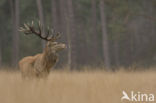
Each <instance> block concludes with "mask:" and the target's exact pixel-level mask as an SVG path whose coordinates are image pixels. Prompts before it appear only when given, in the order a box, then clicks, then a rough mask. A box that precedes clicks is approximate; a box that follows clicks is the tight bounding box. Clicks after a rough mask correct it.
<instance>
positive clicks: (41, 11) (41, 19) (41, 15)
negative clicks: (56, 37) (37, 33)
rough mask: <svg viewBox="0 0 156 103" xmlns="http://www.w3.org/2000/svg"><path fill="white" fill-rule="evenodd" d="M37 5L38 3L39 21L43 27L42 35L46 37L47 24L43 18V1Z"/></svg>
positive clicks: (39, 1)
mask: <svg viewBox="0 0 156 103" xmlns="http://www.w3.org/2000/svg"><path fill="white" fill-rule="evenodd" d="M36 3H37V9H38V15H39V19H40V22H41V24H42V26H43V31H42V35H43V36H45V22H44V16H43V7H42V1H41V0H36ZM44 47H45V41H44V40H42V48H43V49H44Z"/></svg>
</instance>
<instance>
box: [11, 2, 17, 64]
mask: <svg viewBox="0 0 156 103" xmlns="http://www.w3.org/2000/svg"><path fill="white" fill-rule="evenodd" d="M10 4H11V13H12V26H13V46H12V47H13V49H12V65H13V66H17V63H18V59H19V32H18V28H19V0H11V1H10Z"/></svg>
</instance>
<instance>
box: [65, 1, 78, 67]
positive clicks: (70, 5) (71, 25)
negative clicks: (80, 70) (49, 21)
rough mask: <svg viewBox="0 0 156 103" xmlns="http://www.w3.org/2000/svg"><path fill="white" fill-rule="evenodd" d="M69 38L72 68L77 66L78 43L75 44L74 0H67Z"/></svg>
mask: <svg viewBox="0 0 156 103" xmlns="http://www.w3.org/2000/svg"><path fill="white" fill-rule="evenodd" d="M67 14H68V15H67V39H68V43H69V54H68V58H69V61H68V62H69V66H70V68H71V69H73V67H75V66H76V52H75V49H76V45H75V42H76V40H75V26H74V12H73V3H72V0H67Z"/></svg>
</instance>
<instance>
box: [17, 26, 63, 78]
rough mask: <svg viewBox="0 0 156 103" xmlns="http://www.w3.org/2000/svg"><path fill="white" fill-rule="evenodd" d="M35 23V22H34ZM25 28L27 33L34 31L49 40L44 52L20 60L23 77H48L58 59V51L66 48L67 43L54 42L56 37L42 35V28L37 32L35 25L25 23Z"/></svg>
mask: <svg viewBox="0 0 156 103" xmlns="http://www.w3.org/2000/svg"><path fill="white" fill-rule="evenodd" d="M32 25H33V23H32ZM25 28H26V29H24V28H22V31H24V32H25V33H27V34H31V33H34V34H36V35H37V36H39V37H41V38H42V39H44V40H46V41H48V42H47V44H46V47H45V49H44V51H43V53H40V54H37V55H35V56H28V57H25V58H23V59H22V60H20V61H19V68H20V70H21V73H22V76H23V77H46V76H47V75H48V74H49V72H50V69H51V68H52V67H53V66H54V65H55V64H56V62H57V61H58V54H57V53H58V52H59V51H61V50H62V49H64V48H66V45H65V44H63V43H57V42H54V40H55V39H56V37H54V36H53V37H51V38H50V39H48V37H42V35H41V30H39V31H40V32H37V31H35V30H34V28H33V26H29V25H25Z"/></svg>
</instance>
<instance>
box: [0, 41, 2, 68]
mask: <svg viewBox="0 0 156 103" xmlns="http://www.w3.org/2000/svg"><path fill="white" fill-rule="evenodd" d="M1 66H2V44H1V43H0V67H1Z"/></svg>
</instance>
